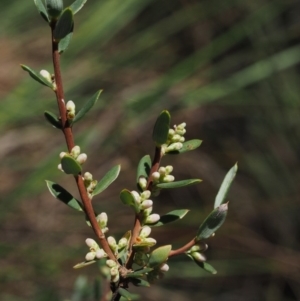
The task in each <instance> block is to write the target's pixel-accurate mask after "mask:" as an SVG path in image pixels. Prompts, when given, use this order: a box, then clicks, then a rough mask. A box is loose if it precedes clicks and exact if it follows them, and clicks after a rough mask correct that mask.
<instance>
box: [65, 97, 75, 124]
mask: <svg viewBox="0 0 300 301" xmlns="http://www.w3.org/2000/svg"><path fill="white" fill-rule="evenodd" d="M75 108H76V107H75V103H74V102H73V101H72V100H69V101H68V102H67V104H66V109H67V119H68V120H69V121H72V120H73V119H74V117H75Z"/></svg>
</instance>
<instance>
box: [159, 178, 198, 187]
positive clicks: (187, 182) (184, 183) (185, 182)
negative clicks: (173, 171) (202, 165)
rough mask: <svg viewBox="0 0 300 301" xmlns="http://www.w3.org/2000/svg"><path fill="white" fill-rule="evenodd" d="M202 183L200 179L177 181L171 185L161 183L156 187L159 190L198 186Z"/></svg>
mask: <svg viewBox="0 0 300 301" xmlns="http://www.w3.org/2000/svg"><path fill="white" fill-rule="evenodd" d="M201 181H202V180H200V179H189V180H182V181H175V182H170V183H159V184H157V185H156V186H157V187H159V188H179V187H184V186H189V185H194V184H198V183H200V182H201Z"/></svg>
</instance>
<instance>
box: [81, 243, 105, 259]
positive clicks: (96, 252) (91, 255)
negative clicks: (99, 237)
mask: <svg viewBox="0 0 300 301" xmlns="http://www.w3.org/2000/svg"><path fill="white" fill-rule="evenodd" d="M85 243H86V244H87V246H88V247H89V248H90V251H89V252H88V253H87V254H86V255H85V260H86V261H91V260H95V259H101V258H104V257H107V254H106V253H105V252H104V250H103V249H101V248H100V247H99V245H98V244H97V243H96V241H95V240H93V239H92V238H87V239H86V240H85Z"/></svg>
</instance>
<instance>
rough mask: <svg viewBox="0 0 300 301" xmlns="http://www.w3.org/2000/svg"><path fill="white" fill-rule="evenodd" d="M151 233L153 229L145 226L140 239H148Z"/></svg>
mask: <svg viewBox="0 0 300 301" xmlns="http://www.w3.org/2000/svg"><path fill="white" fill-rule="evenodd" d="M150 233H151V228H150V227H149V226H144V227H143V228H142V230H141V232H140V235H139V237H141V238H145V237H148V236H149V235H150Z"/></svg>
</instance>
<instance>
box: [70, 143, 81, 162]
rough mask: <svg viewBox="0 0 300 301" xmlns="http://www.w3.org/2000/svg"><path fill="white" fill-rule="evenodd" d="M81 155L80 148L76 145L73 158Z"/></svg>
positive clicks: (72, 151)
mask: <svg viewBox="0 0 300 301" xmlns="http://www.w3.org/2000/svg"><path fill="white" fill-rule="evenodd" d="M79 154H80V146H78V145H75V146H74V147H73V148H72V150H71V156H72V157H73V158H75V159H76V158H77V157H78V156H79Z"/></svg>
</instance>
